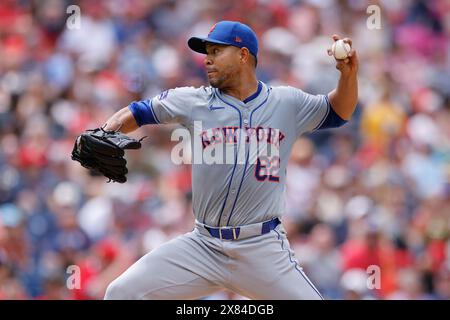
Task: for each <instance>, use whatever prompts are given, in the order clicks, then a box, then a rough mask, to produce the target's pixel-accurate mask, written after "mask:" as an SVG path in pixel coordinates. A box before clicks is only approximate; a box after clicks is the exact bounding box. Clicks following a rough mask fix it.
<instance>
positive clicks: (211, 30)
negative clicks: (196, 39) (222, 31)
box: [208, 23, 217, 36]
mask: <svg viewBox="0 0 450 320" xmlns="http://www.w3.org/2000/svg"><path fill="white" fill-rule="evenodd" d="M216 25H217V23H215V24H214V25H213V26H212V27H211V29H210V30H209V32H208V36H209V35H210V34H211V33H212V32H213V31H214V29H215V28H216Z"/></svg>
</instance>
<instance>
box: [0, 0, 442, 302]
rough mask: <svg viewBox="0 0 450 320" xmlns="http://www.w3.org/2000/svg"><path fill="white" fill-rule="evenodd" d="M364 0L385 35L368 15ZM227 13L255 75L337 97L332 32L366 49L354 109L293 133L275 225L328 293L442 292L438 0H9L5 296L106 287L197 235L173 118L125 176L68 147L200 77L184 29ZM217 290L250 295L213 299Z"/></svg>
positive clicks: (156, 129)
mask: <svg viewBox="0 0 450 320" xmlns="http://www.w3.org/2000/svg"><path fill="white" fill-rule="evenodd" d="M72 4H75V5H78V6H79V8H80V9H81V10H80V11H81V12H80V13H81V20H80V21H81V22H80V25H79V28H78V29H77V28H73V27H74V25H72V28H70V27H68V23H67V20H68V19H69V18H73V16H72V15H73V14H74V12H75V11H72V10H69V12H67V11H66V10H67V8H68V7H69V5H72ZM369 4H376V5H378V6H379V8H380V13H381V16H380V18H381V21H380V23H381V24H380V25H379V27H380V28H379V29H377V28H375V29H370V28H369V27H368V25H367V19H368V18H369V16H370V13H367V12H366V9H367V7H368V6H369ZM220 20H239V21H242V22H244V23H247V24H249V25H250V26H251V27H252V28H254V30H255V31H256V32H257V34H258V37H259V40H260V48H261V49H260V55H259V59H258V60H259V63H258V69H257V71H258V72H257V74H258V78H259V79H260V80H262V81H264V82H266V83H268V84H271V85H284V84H287V85H291V86H295V87H298V88H301V89H303V90H305V91H307V92H310V93H313V94H318V93H327V92H329V91H331V90H332V89H333V88H334V87H335V86H336V83H337V79H338V76H339V73H338V71H337V70H336V69H335V67H334V65H335V63H334V60H333V59H332V58H330V57H329V56H328V55H327V53H326V49H327V48H328V47H330V46H331V35H332V34H334V33H336V34H339V35H343V36H349V37H351V38H352V39H353V44H354V47H355V48H356V50H357V52H358V54H359V59H360V71H359V90H360V100H359V105H358V108H357V111H356V113H355V115H354V117H353V119H352V120H351V121H350V122H349V123H348V124H347V125H345V126H344V127H341V128H339V129H334V130H323V131H318V132H315V133H311V134H309V135H307V136H305V137H303V138H301V139H299V140H298V141H297V143H296V144H295V145H294V150H293V153H292V157H291V159H290V163H289V166H288V181H287V188H286V213H285V216H284V219H283V223H284V225H285V227H286V229H287V230H288V236H289V239H290V241H291V245H292V247H293V248H294V249H295V252H296V257H297V259H298V260H299V261H300V264H301V265H302V266H303V267H304V270H305V271H306V273H307V274H308V275H309V276H310V278H311V279H312V281H313V282H314V283H315V284H316V285H317V287H318V288H319V290H320V291H321V292H322V293H323V295H324V296H325V298H328V299H450V197H449V195H450V41H449V39H450V3H449V2H448V1H445V0H432V1H419V0H406V1H403V0H402V1H400V0H396V1H387V0H384V1H370V3H369V1H364V0H361V1H350V0H349V1H345V0H342V1H341V0H322V1H319V0H272V1H267V0H227V1H210V0H179V1H175V0H164V1H163V0H108V1H106V0H96V1H87V0H85V1H63V0H42V1H38V0H35V1H32V0H28V1H26V0H17V1H11V0H2V1H1V2H0V299H101V298H102V297H103V295H104V292H105V288H106V286H107V285H108V284H109V282H110V281H112V280H113V279H114V278H116V277H117V276H118V275H119V274H120V273H121V272H123V271H124V270H125V269H126V268H127V267H128V266H130V265H131V264H132V263H133V262H134V261H136V260H137V259H138V258H139V257H141V256H142V255H144V254H145V253H147V252H149V251H151V250H152V249H153V248H155V247H157V246H159V245H160V244H161V243H164V242H166V241H168V240H169V239H171V238H173V237H176V236H177V235H179V234H181V233H183V232H188V231H190V230H192V227H193V215H192V210H191V186H190V182H191V181H190V179H191V176H190V167H189V166H188V165H181V166H177V165H174V164H173V163H172V162H171V161H170V152H171V148H172V146H173V145H174V142H171V141H170V133H171V131H172V129H173V128H174V127H173V126H145V127H142V128H140V129H138V130H137V131H136V132H135V133H133V134H132V135H133V136H135V137H141V136H143V135H148V136H149V137H150V138H149V139H148V141H146V140H144V147H143V148H142V149H141V150H138V151H130V152H128V154H127V159H128V163H129V169H130V173H129V175H128V182H127V183H126V184H123V185H121V184H114V183H109V184H108V183H106V179H105V178H104V177H98V176H93V175H90V174H89V172H88V171H87V170H86V169H84V168H82V167H81V166H80V165H79V164H78V163H76V162H74V161H72V160H71V159H70V153H71V150H72V147H73V143H74V140H75V137H76V136H77V135H78V134H80V132H82V131H84V130H85V129H92V128H96V127H98V126H99V125H101V124H102V123H104V121H105V120H106V119H107V118H108V117H109V116H110V115H111V114H112V113H114V112H115V111H117V110H119V109H120V108H122V107H124V106H127V105H128V104H129V103H130V102H131V101H134V100H140V99H143V98H149V97H153V96H155V95H157V94H159V93H160V92H161V91H163V90H165V89H168V88H173V87H176V86H187V85H190V86H191V85H192V86H200V85H206V84H207V80H206V77H205V74H204V70H203V56H202V55H200V54H197V53H194V52H192V51H190V50H189V49H188V47H187V45H186V41H187V39H188V38H189V37H190V36H192V35H205V34H207V33H208V31H209V29H210V28H211V26H212V25H213V24H214V23H215V22H217V21H220ZM257 200H258V199H254V201H257ZM77 275H81V277H80V278H76V276H77ZM78 280H79V281H78ZM216 298H218V299H242V298H244V297H240V296H237V295H235V294H233V293H230V292H219V293H217V295H214V296H210V297H205V299H216Z"/></svg>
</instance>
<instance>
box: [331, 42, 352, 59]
mask: <svg viewBox="0 0 450 320" xmlns="http://www.w3.org/2000/svg"><path fill="white" fill-rule="evenodd" d="M350 50H351V47H350V45H349V44H348V43H345V42H344V40H342V39H341V40H338V41H335V42H334V43H333V45H332V46H331V52H333V55H334V57H335V58H336V59H338V60H342V59H345V58H347V56H348V54H349V53H350Z"/></svg>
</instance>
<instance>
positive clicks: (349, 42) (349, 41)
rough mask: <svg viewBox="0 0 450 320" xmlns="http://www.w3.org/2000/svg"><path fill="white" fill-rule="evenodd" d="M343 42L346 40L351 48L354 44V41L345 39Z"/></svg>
mask: <svg viewBox="0 0 450 320" xmlns="http://www.w3.org/2000/svg"><path fill="white" fill-rule="evenodd" d="M343 40H344V42H345V43H348V44H349V45H350V47H351V46H352V43H353V41H352V39H350V38H344V39H343Z"/></svg>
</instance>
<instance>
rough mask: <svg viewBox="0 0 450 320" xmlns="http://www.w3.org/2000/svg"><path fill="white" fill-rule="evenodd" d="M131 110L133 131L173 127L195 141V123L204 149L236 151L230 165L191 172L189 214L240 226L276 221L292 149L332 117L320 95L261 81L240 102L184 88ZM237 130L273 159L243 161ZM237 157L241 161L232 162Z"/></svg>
mask: <svg viewBox="0 0 450 320" xmlns="http://www.w3.org/2000/svg"><path fill="white" fill-rule="evenodd" d="M130 110H131V111H132V112H133V115H134V117H135V118H136V121H137V123H138V124H139V125H143V124H146V123H179V124H181V125H183V126H184V127H186V128H187V129H188V130H189V131H190V132H191V134H192V136H193V137H199V134H198V128H195V126H194V124H195V123H201V126H202V128H201V129H200V130H202V132H201V134H200V137H201V139H202V147H203V148H209V147H211V145H212V144H211V142H215V143H224V144H225V143H228V144H230V143H231V144H232V145H233V144H234V145H235V148H237V149H239V150H238V151H237V153H236V157H235V158H234V161H232V163H226V164H212V165H211V164H206V163H200V164H198V163H194V164H193V165H192V190H193V210H194V215H195V218H196V219H197V220H198V221H200V222H202V223H204V224H207V225H210V226H239V225H246V224H252V223H257V222H261V221H265V220H269V219H271V218H273V217H277V216H278V217H280V216H281V215H282V213H283V211H284V189H285V182H286V166H287V163H288V159H289V155H290V153H291V148H292V145H293V143H294V142H295V140H296V139H297V137H299V136H300V135H301V134H303V133H305V132H311V131H314V130H315V129H318V128H321V127H323V124H324V122H325V121H326V119H327V115H328V114H329V113H330V110H331V111H332V109H331V106H330V103H329V101H328V98H327V96H325V95H311V94H308V93H305V92H303V91H302V90H300V89H296V88H293V87H289V86H279V87H269V86H267V85H265V84H264V83H262V82H260V85H259V90H258V92H257V93H255V94H254V95H253V96H252V97H251V99H246V102H243V101H240V100H238V99H236V98H234V97H232V96H230V95H227V94H224V93H221V92H220V90H218V89H215V88H212V87H200V88H193V87H184V88H176V89H170V90H168V91H165V92H163V93H162V94H160V95H159V96H157V97H154V98H153V99H150V100H147V101H140V102H135V103H132V104H131V105H130ZM237 129H244V130H247V129H251V130H253V131H252V132H254V133H255V134H256V136H257V137H258V139H259V138H261V140H264V141H268V142H269V143H270V144H275V145H276V147H277V148H279V150H278V151H279V152H278V155H277V156H274V157H262V158H261V159H259V158H257V159H256V161H247V160H248V158H249V157H248V154H249V148H248V147H242V144H240V143H239V142H240V141H239V138H240V137H236V135H235V132H236V130H237ZM193 140H194V139H193ZM241 142H242V141H241ZM239 146H241V148H239ZM244 146H245V144H244ZM241 154H243V155H244V157H243V159H245V160H246V161H243V162H242V161H237V155H241Z"/></svg>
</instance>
